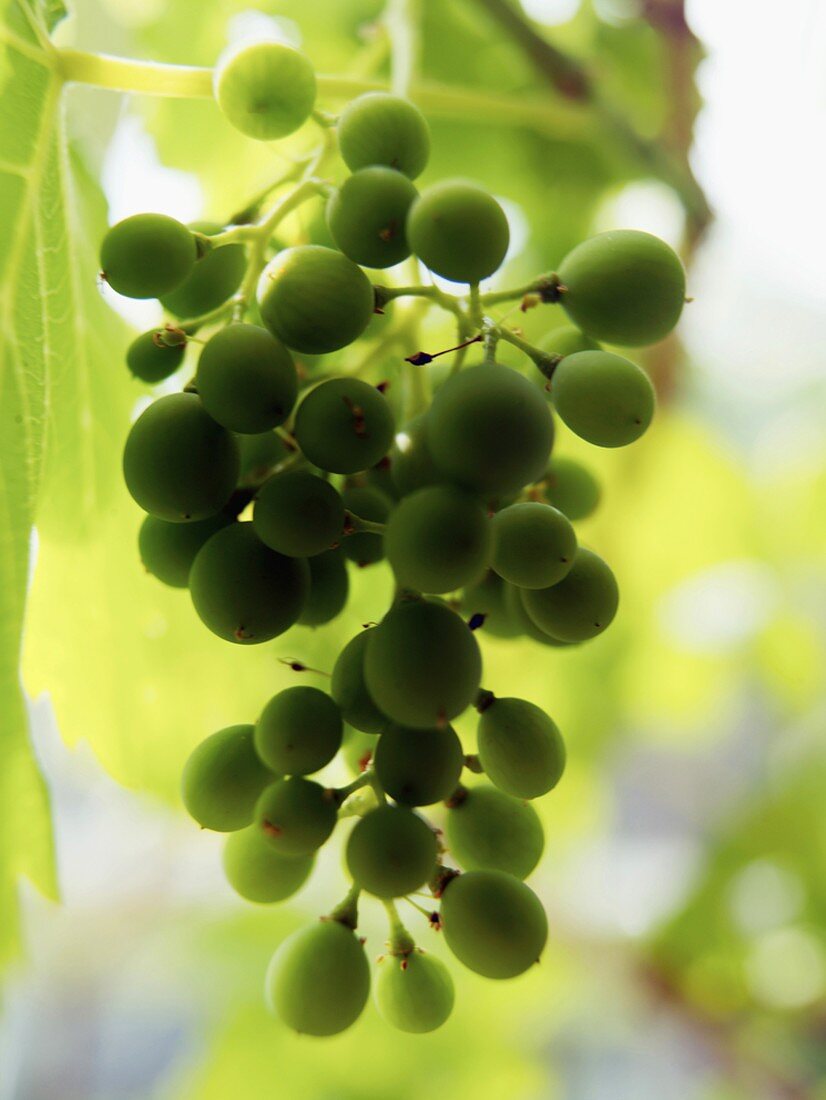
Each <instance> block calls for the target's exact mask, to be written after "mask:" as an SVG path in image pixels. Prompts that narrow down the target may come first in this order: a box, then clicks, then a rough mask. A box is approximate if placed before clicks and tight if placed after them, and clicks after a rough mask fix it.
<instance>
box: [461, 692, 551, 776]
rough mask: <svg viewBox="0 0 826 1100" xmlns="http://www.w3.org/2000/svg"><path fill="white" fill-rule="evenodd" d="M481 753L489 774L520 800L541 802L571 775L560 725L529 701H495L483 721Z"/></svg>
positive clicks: (486, 771) (479, 749)
mask: <svg viewBox="0 0 826 1100" xmlns="http://www.w3.org/2000/svg"><path fill="white" fill-rule="evenodd" d="M477 745H478V747H477V752H478V754H479V760H480V761H481V764H482V767H483V768H484V769H485V774H486V775H487V777H488V779H490V781H491V783H493V784H495V785H496V786H497V787H498V788H499V789H500V791H504V792H505V793H506V794H510V795H513V796H514V798H538V797H539V796H540V795H542V794H547V792H548V791H550V790H552V789H553V788H554V787H555V786H556V785H557V783H558V782H559V780H560V779H561V777H562V773H563V771H564V770H565V744H564V742H563V740H562V737H561V735H560V732H559V730H558V729H557V727H556V723H555V722H553V721H552V719H550V718H549V717H548V715H547V714H546V713H545V712H544V710H542V709H541V708H540V707H537V706H535V705H534V704H533V703H529V702H527V701H526V700H525V699H498V698H496V699H494V700H493V702H491V703H489V704H488V705H487V706H486V707H485V709H484V710H483V711H482V714H481V716H480V718H479V728H478V732H477Z"/></svg>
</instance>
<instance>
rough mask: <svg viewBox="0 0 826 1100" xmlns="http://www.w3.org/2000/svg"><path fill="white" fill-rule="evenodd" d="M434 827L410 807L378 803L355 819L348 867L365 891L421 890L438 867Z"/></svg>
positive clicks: (393, 893) (393, 895) (379, 893)
mask: <svg viewBox="0 0 826 1100" xmlns="http://www.w3.org/2000/svg"><path fill="white" fill-rule="evenodd" d="M436 852H437V845H436V837H435V836H434V834H433V830H432V829H431V828H430V827H429V826H428V825H427V824H426V823H425V822H424V821H423V820H422V819H421V818H420V817H419V816H418V815H417V814H414V813H412V811H410V810H406V809H402V808H401V807H399V806H379V808H378V809H377V810H371V811H370V813H369V814H366V815H365V816H364V817H362V818H361V819H360V820H359V821H357V822H356V824H355V827H354V829H353V831H352V832H351V833H350V836H349V838H348V840H347V867H348V870H349V871H350V874H351V875H352V877H353V881H354V882H355V883H357V885H359V886H360V887H361V888H362V889H363V890H367V892H368V893H370V894H375V895H376V896H377V897H380V898H398V897H402V896H403V895H404V894H409V893H411V891H413V890H418V888H419V887H420V886H422V885H423V884H424V883H425V882H427V880H428V879H429V878H430V876H431V875H432V874H433V871H434V870H435V867H436Z"/></svg>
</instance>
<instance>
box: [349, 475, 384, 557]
mask: <svg viewBox="0 0 826 1100" xmlns="http://www.w3.org/2000/svg"><path fill="white" fill-rule="evenodd" d="M343 499H344V507H345V508H346V509H347V511H348V512H352V513H353V514H354V515H356V516H360V517H361V519H367V520H370V521H371V522H372V523H384V521H385V520H386V519H387V517H388V516H389V515H390V509H391V508H392V507H393V501H392V500H391V499H390V498H389V497H388V496H387V495H386V493H383V492H382V491H381V489H374V488H372V487H371V486H369V485H355V486H353V487H352V488H350V489H345V490H344V493H343ZM342 547H343V549H344V554H345V556H346V557H347V558H349V560H350V561H354V562H357V563H358V564H359V565H372V564H373V563H374V562H377V561H381V559H382V558H383V557H384V536H383V535H379V534H376V533H375V532H374V531H354V532H353V534H351V535H348V536H347V537H346V538H345V539H344V542H343V543H342Z"/></svg>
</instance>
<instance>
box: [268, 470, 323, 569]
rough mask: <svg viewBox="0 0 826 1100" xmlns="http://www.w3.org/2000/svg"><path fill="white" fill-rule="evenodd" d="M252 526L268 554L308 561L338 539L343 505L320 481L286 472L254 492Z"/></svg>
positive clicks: (296, 473)
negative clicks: (273, 551) (273, 553)
mask: <svg viewBox="0 0 826 1100" xmlns="http://www.w3.org/2000/svg"><path fill="white" fill-rule="evenodd" d="M252 522H253V525H254V527H255V533H256V534H257V535H258V537H259V538H260V539H261V541H262V542H265V543H266V544H267V546H269V547H270V548H271V549H272V550H277V551H278V553H279V554H286V555H287V557H290V558H307V557H312V556H313V555H314V554H321V553H323V551H325V550H329V549H330V547H331V546H333V545H334V544H335V543H336V542H338V540H339V539H340V538H341V533H342V530H343V528H344V502H343V501H342V499H341V496H340V495H339V493H338V491H337V490H336V489H334V488H333V486H332V485H331V484H330V483H329V481H325V480H324V478H321V477H316V475H315V474H311V473H308V472H307V471H306V470H288V471H286V472H285V473H282V474H274V475H273V477H271V478H269V479H268V480H267V481H265V482H264V484H263V485H262V486H261V488H260V489H259V490H258V493H257V494H256V498H255V507H254V509H253V514H252Z"/></svg>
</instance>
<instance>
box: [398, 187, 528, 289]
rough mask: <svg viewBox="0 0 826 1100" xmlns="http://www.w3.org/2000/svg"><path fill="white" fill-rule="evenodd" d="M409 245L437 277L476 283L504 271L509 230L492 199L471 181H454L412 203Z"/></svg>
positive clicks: (499, 208) (430, 190) (506, 220)
mask: <svg viewBox="0 0 826 1100" xmlns="http://www.w3.org/2000/svg"><path fill="white" fill-rule="evenodd" d="M407 240H408V242H409V244H410V247H411V248H412V249H413V252H414V253H415V254H416V255H417V256H418V257H419V259H420V260H421V261H422V262H423V263H424V264H425V265H426V266H427V267H429V268H430V270H431V271H435V272H436V274H437V275H441V276H442V277H443V278H445V279H451V280H452V281H453V282H456V283H478V282H480V281H481V280H482V279H486V278H487V277H488V275H492V274H493V273H494V271H496V269H497V268H498V267H500V266H501V264H502V261H503V260H504V259H505V253H506V252H507V251H508V244H509V242H510V229H509V228H508V219H507V218H506V217H505V211H504V210H503V209H502V207H501V206H500V205H499V203H498V202H497V201H496V199H495V198H494V197H493V195H491V194H489V193H488V192H487V191H485V189H484V188H482V187H479V185H478V184H475V183H471V182H470V181H469V180H462V179H451V180H442V181H441V182H440V183H434V184H432V185H431V186H430V187H428V188H426V189H425V190H424V191H422V193H421V195H419V197H418V198H417V199H416V201H415V202H414V203H413V205H412V206H411V208H410V213H409V214H408V216H407Z"/></svg>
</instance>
